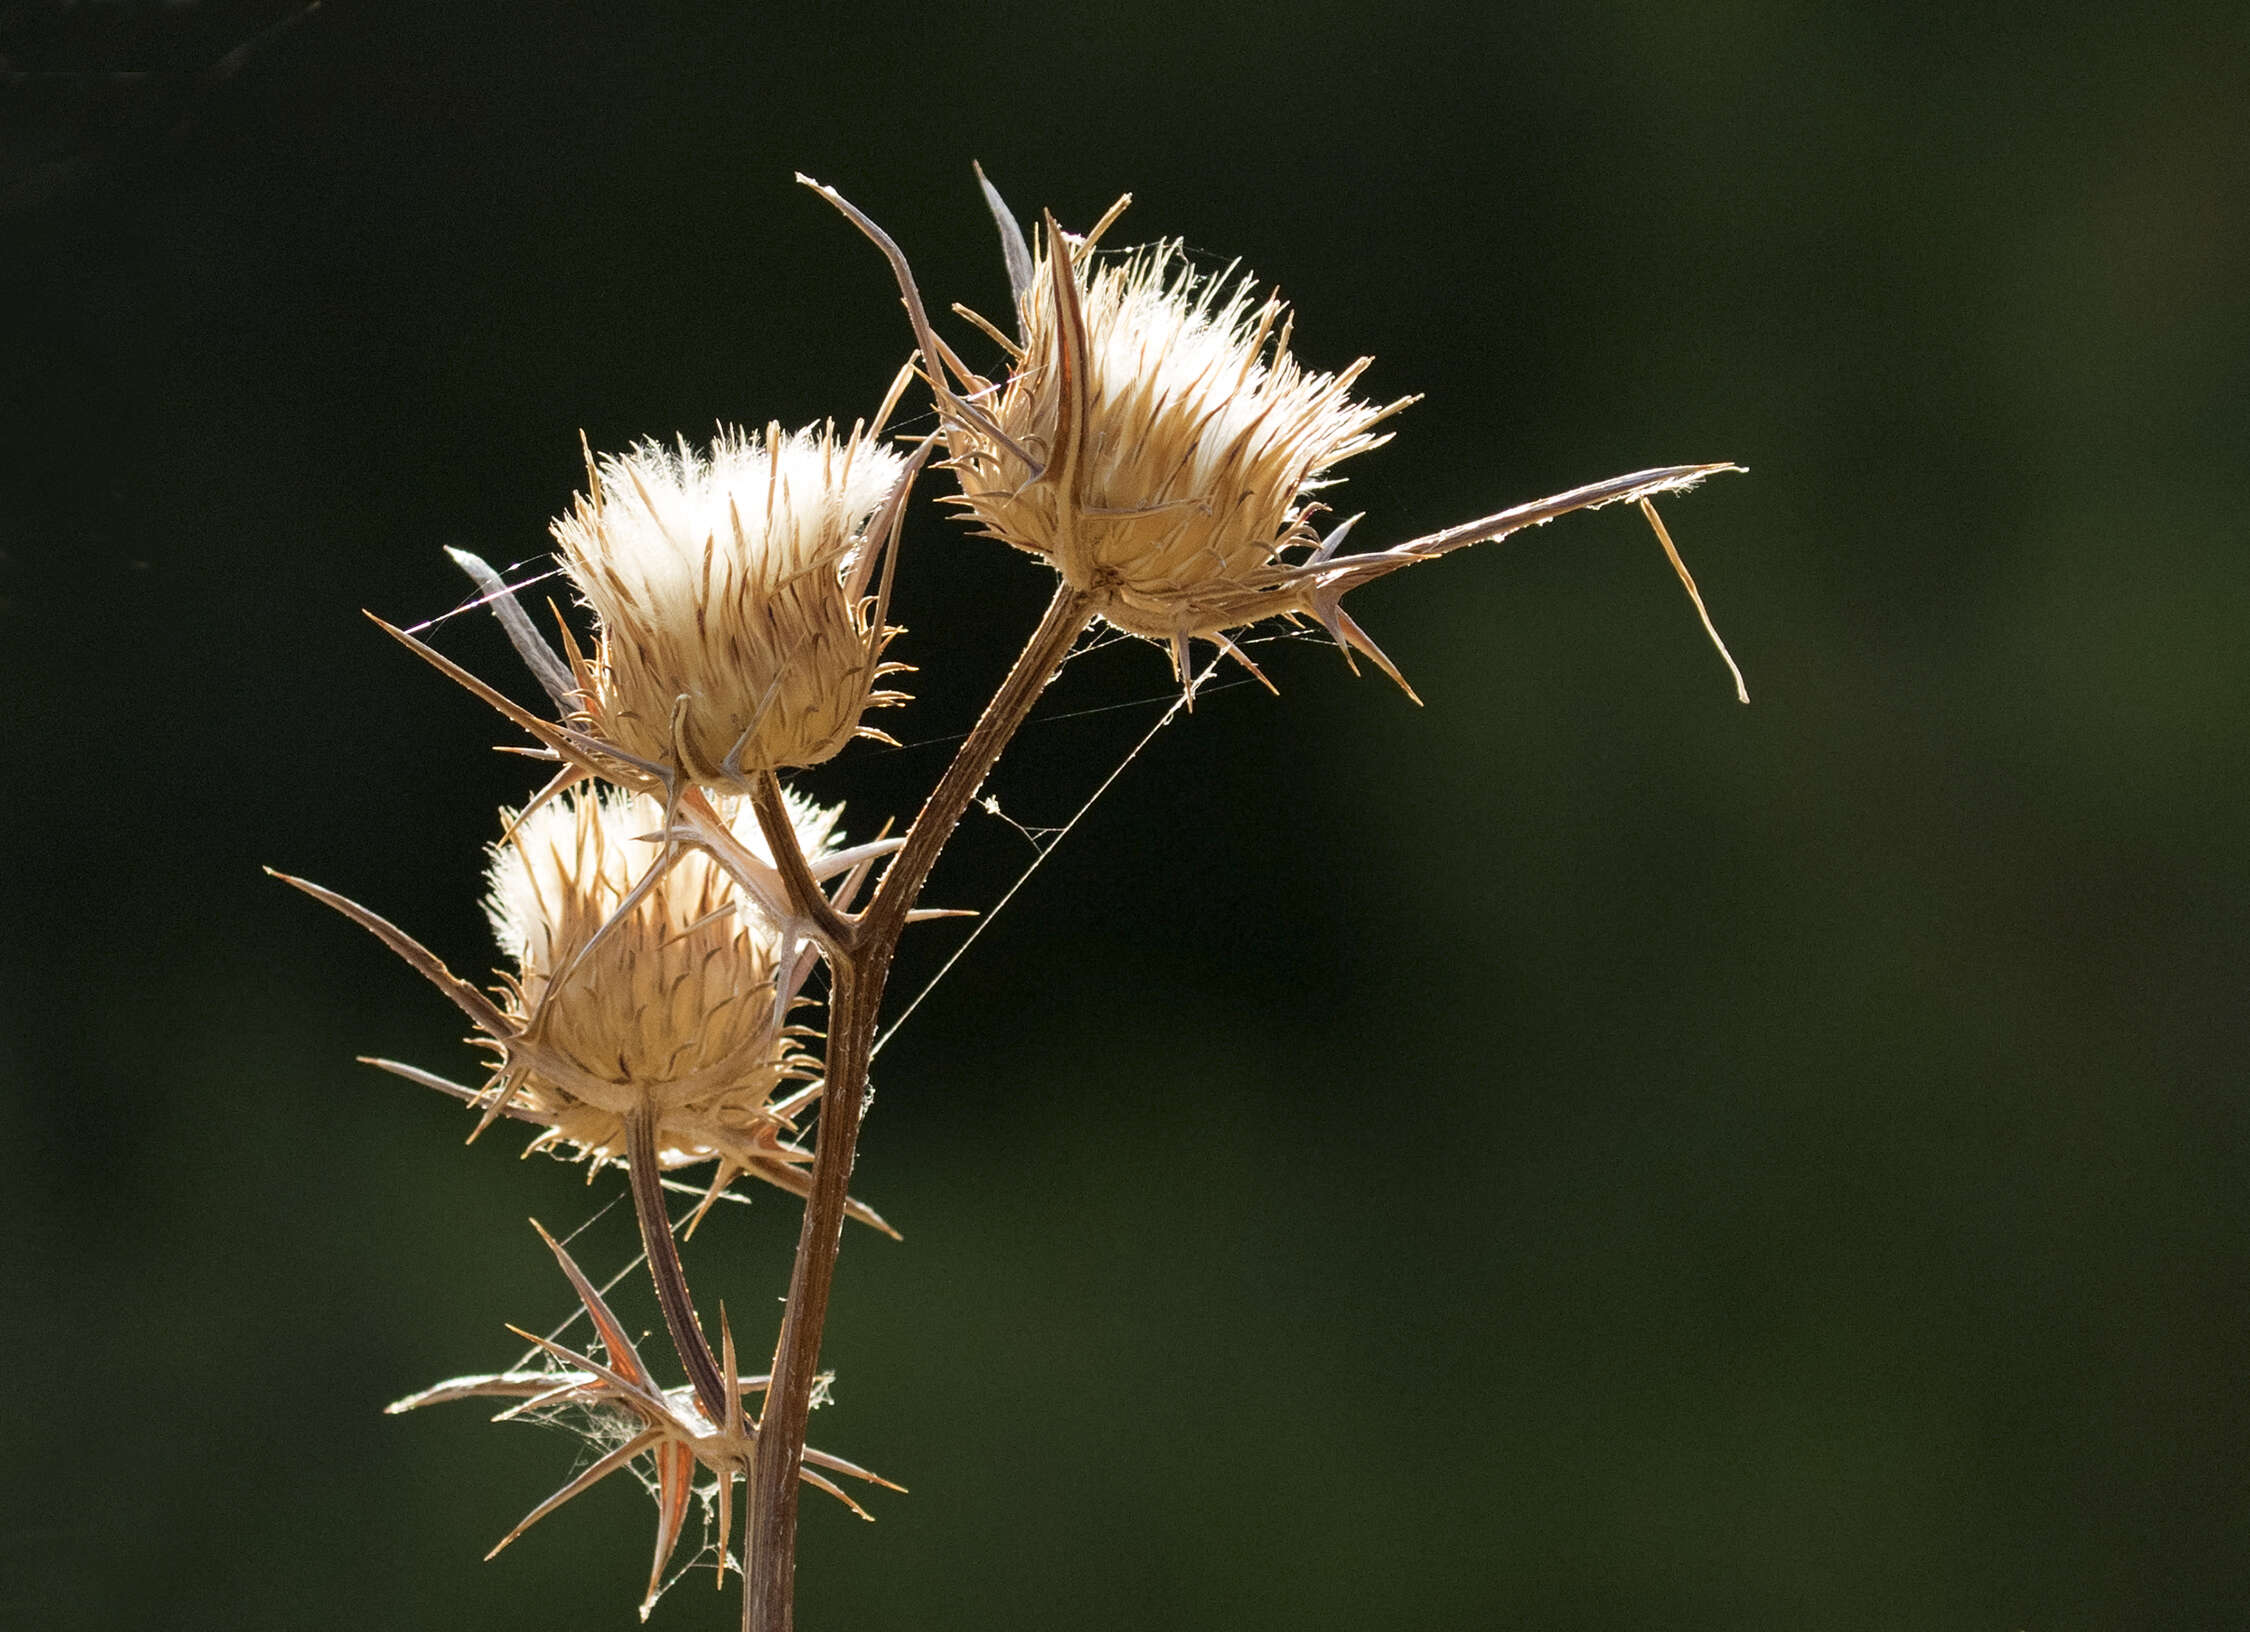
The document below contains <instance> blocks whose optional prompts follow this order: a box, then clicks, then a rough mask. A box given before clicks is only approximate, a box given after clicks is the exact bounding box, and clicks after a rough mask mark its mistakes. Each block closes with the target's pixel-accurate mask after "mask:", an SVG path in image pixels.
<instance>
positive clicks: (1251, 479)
mask: <svg viewBox="0 0 2250 1632" xmlns="http://www.w3.org/2000/svg"><path fill="white" fill-rule="evenodd" d="M797 179H798V180H799V181H800V182H802V183H803V184H804V185H805V186H808V187H810V188H812V189H813V190H814V191H815V192H817V193H819V194H820V195H821V196H822V197H823V198H825V199H827V200H828V202H829V203H831V204H833V205H835V206H836V208H837V209H838V210H840V211H842V212H843V214H844V215H845V216H846V217H847V218H848V219H849V220H850V221H851V222H852V223H853V224H854V225H855V226H857V227H858V228H859V229H860V231H862V232H863V233H865V234H866V235H867V236H868V238H869V239H870V240H872V241H873V242H874V244H875V245H876V247H877V248H879V249H881V250H882V251H883V254H884V255H885V257H886V258H888V260H889V261H890V263H891V270H892V272H893V273H894V274H895V275H896V276H897V278H898V285H899V293H900V295H901V296H902V297H903V299H904V302H905V305H906V312H907V317H908V320H909V321H910V322H911V323H912V325H913V329H914V338H915V343H916V345H917V346H918V347H919V348H920V350H921V355H922V357H923V358H924V360H925V374H924V377H925V378H926V379H927V380H928V382H929V384H930V387H931V389H932V392H933V394H934V395H935V396H936V398H937V407H938V415H939V418H940V420H941V421H942V423H943V427H944V434H945V437H946V441H947V446H948V451H949V453H950V454H951V459H950V463H951V464H952V466H953V468H954V469H955V470H956V471H957V472H958V473H959V475H960V478H961V488H962V491H961V494H960V496H959V498H958V499H957V500H956V501H955V502H956V503H959V504H961V505H963V506H965V507H966V508H967V509H968V510H969V511H970V512H971V513H972V514H973V515H974V516H975V517H976V518H977V519H978V521H980V522H981V523H982V524H983V526H984V529H985V531H987V532H989V533H991V534H993V535H995V536H997V537H1000V538H1003V539H1006V540H1007V541H1008V542H1009V543H1011V544H1014V545H1016V546H1017V547H1018V548H1020V549H1024V550H1028V551H1031V552H1033V553H1035V554H1038V555H1041V556H1044V557H1046V558H1047V559H1048V560H1049V561H1051V562H1052V563H1053V564H1054V566H1055V568H1056V570H1057V571H1059V572H1060V573H1061V574H1062V575H1063V578H1064V581H1065V583H1066V584H1068V585H1069V587H1070V588H1072V589H1073V590H1075V591H1077V592H1078V593H1079V594H1081V595H1084V596H1085V597H1087V603H1088V610H1089V611H1092V612H1094V613H1097V614H1099V615H1100V616H1101V617H1102V618H1104V619H1105V620H1106V621H1108V622H1109V623H1111V624H1114V625H1116V626H1117V627H1118V628H1120V629H1124V630H1126V631H1127V632H1129V633H1132V634H1136V635H1142V636H1145V637H1147V638H1149V639H1152V640H1158V641H1163V642H1165V643H1167V644H1168V645H1169V646H1170V647H1171V654H1172V666H1173V669H1174V671H1175V673H1177V674H1178V675H1179V677H1180V678H1181V679H1182V681H1183V682H1184V681H1186V679H1187V675H1188V643H1189V642H1190V641H1191V640H1196V639H1208V640H1211V641H1214V642H1216V643H1217V644H1218V645H1219V646H1220V648H1221V649H1222V650H1224V651H1226V652H1228V653H1229V654H1231V655H1232V656H1233V657H1234V658H1235V659H1236V660H1237V661H1238V662H1240V663H1241V664H1242V665H1243V666H1244V667H1245V668H1247V669H1249V670H1250V672H1251V673H1252V674H1258V670H1257V667H1256V665H1255V664H1253V663H1251V661H1250V660H1249V658H1247V657H1246V656H1244V655H1243V653H1242V651H1241V649H1240V648H1239V647H1237V646H1236V645H1235V644H1234V643H1233V642H1232V641H1231V640H1229V639H1228V637H1227V631H1229V630H1232V629H1236V628H1239V627H1241V626H1243V625H1245V624H1250V623H1256V622H1258V621H1260V620H1262V619H1266V618H1275V617H1279V618H1288V619H1292V620H1295V619H1299V618H1305V619H1310V620H1312V621H1314V622H1317V623H1318V624H1320V625H1321V626H1322V627H1323V628H1325V629H1326V630H1327V631H1328V633H1329V634H1330V635H1331V636H1332V637H1333V638H1334V640H1335V641H1336V644H1337V645H1338V646H1340V647H1342V648H1343V649H1344V653H1345V657H1346V660H1347V661H1350V660H1351V659H1352V654H1354V653H1357V654H1360V655H1361V656H1365V657H1367V658H1368V659H1370V660H1371V661H1372V662H1373V663H1374V664H1375V665H1376V666H1377V667H1378V668H1380V669H1381V670H1382V671H1383V672H1384V673H1385V674H1387V675H1389V676H1390V677H1391V679H1393V680H1394V681H1396V682H1397V683H1398V685H1399V686H1400V687H1401V689H1403V690H1405V691H1406V693H1407V695H1408V696H1409V697H1412V696H1413V694H1414V693H1413V688H1412V687H1410V686H1408V685H1407V684H1406V680H1405V677H1404V676H1402V675H1401V674H1400V673H1399V671H1398V668H1397V666H1396V665H1395V664H1393V663H1392V662H1391V660H1390V659H1389V658H1388V657H1386V656H1384V655H1383V652H1382V650H1381V648H1379V647H1378V646H1377V645H1376V644H1375V642H1374V641H1373V640H1372V639H1370V638H1369V637H1368V635H1367V632H1366V631H1365V630H1363V629H1361V628H1360V626H1359V625H1358V624H1357V623H1356V622H1355V621H1354V620H1353V619H1352V617H1351V615H1350V614H1349V613H1347V612H1345V611H1344V609H1343V598H1344V595H1345V594H1346V593H1347V592H1348V591H1350V590H1353V589H1357V588H1358V587H1359V586H1360V585H1362V584H1366V583H1371V582H1373V581H1374V580H1375V579H1377V578H1380V577H1384V576H1387V575H1388V574H1390V573H1393V572H1396V571H1398V570H1399V569H1400V568H1402V567H1408V566H1412V565H1414V564H1416V563H1417V562H1421V561H1428V560H1434V559H1435V558H1436V557H1438V556H1440V555H1446V554H1450V553H1451V552H1452V551H1454V550H1458V549H1463V548H1466V547H1467V546H1468V545H1471V544H1476V543H1482V542H1485V541H1488V540H1491V539H1496V538H1504V537H1506V536H1507V535H1508V534H1510V533H1512V532H1519V531H1521V530H1522V529H1524V528H1526V527H1535V526H1538V525H1540V524H1542V523H1544V522H1548V521H1552V520H1554V519H1555V518H1556V517H1557V516H1562V515H1567V514H1569V513H1570V512H1572V511H1574V510H1587V509H1594V508H1597V507H1599V506H1601V505H1605V504H1617V503H1622V502H1624V501H1626V500H1644V501H1645V500H1646V499H1648V498H1650V497H1652V496H1654V495H1656V494H1660V493H1672V492H1680V491H1683V490H1685V489H1687V488H1689V487H1693V486H1694V485H1695V484H1696V483H1698V482H1700V481H1701V480H1703V479H1704V478H1705V477H1707V476H1710V475H1713V474H1715V473H1717V472H1719V471H1722V470H1734V469H1738V468H1740V467H1738V466H1735V465H1732V464H1727V463H1717V464H1702V465H1671V466H1666V467H1663V468H1660V469H1656V470H1643V471H1635V472H1634V473H1633V474H1631V475H1629V476H1619V477H1614V478H1612V479H1611V480H1609V481H1606V482H1595V483H1591V484H1589V485H1587V486H1585V487H1578V488H1573V489H1571V490H1570V491H1568V492H1566V493H1558V494H1556V495H1554V496H1553V497H1551V498H1546V499H1540V500H1537V501H1535V502H1533V503H1531V504H1524V505H1516V506H1514V507H1512V508H1510V509H1507V510H1503V511H1500V512H1498V513H1497V514H1495V515H1490V516H1486V517H1483V518H1481V519H1480V520H1477V521H1472V522H1466V523H1464V524H1462V525H1461V526H1458V527H1449V528H1447V529H1446V530H1445V531H1443V532H1439V533H1432V534H1429V535H1428V536H1426V537H1423V538H1418V539H1414V540H1411V541H1410V542H1408V543H1405V544H1397V545H1393V546H1391V547H1390V548H1389V549H1385V550H1375V551H1366V552H1360V553H1355V554H1350V555H1342V554H1339V553H1338V550H1339V547H1340V546H1341V545H1342V544H1343V542H1344V539H1345V537H1346V536H1347V535H1348V534H1349V533H1350V531H1351V529H1352V526H1353V524H1354V523H1355V522H1356V521H1357V520H1358V519H1359V518H1358V517H1356V516H1354V517H1351V518H1348V519H1347V520H1345V521H1344V522H1343V523H1342V524H1341V525H1339V526H1336V527H1334V528H1331V529H1330V530H1329V531H1328V533H1327V534H1326V535H1325V536H1322V535H1320V534H1318V533H1316V532H1315V530H1314V528H1313V525H1312V521H1313V518H1314V516H1315V515H1316V514H1318V513H1319V511H1320V510H1321V509H1323V508H1324V507H1323V506H1321V505H1320V504H1318V503H1317V502H1316V501H1314V500H1312V498H1311V495H1312V494H1314V493H1315V492H1317V491H1318V490H1319V489H1321V488H1322V487H1325V486H1327V485H1329V483H1330V481H1331V480H1332V478H1331V477H1330V476H1329V475H1328V472H1329V471H1331V470H1332V469H1333V468H1334V467H1335V466H1336V465H1338V464H1339V463H1341V462H1342V461H1343V460H1345V459H1348V458H1350V457H1351V456H1352V455H1354V454H1357V453H1364V452H1366V451H1367V450H1368V449H1369V448H1372V447H1375V446H1377V445H1379V444H1380V443H1382V442H1383V441H1385V440H1387V435H1377V434H1375V432H1374V427H1375V426H1376V425H1377V424H1379V423H1380V422H1381V421H1382V420H1383V419H1385V418H1386V417H1388V416H1389V415H1390V414H1393V413H1395V412H1397V411H1398V410H1399V409H1400V408H1403V407H1405V406H1406V405H1407V404H1408V403H1410V402H1412V401H1413V400H1414V399H1413V398H1412V397H1405V398H1401V399H1400V400H1398V401H1396V402H1393V403H1390V404H1389V405H1387V406H1385V407H1380V408H1378V407H1374V406H1371V405H1369V404H1367V403H1363V402H1360V401H1358V400H1357V399H1355V398H1354V397H1353V396H1352V395H1351V387H1352V385H1353V384H1354V383H1355V382H1356V381H1357V380H1358V378H1359V376H1360V374H1361V372H1362V371H1363V370H1365V368H1366V367H1367V365H1368V361H1369V359H1367V358H1361V359H1360V360H1359V361H1358V362H1356V363H1354V364H1352V365H1351V367H1349V368H1347V369H1346V370H1344V372H1343V373H1341V374H1321V373H1315V372H1311V371H1308V370H1306V369H1304V368H1303V367H1302V366H1301V365H1299V364H1298V363H1297V361H1296V360H1295V359H1294V358H1293V357H1292V356H1291V355H1290V354H1289V335H1290V325H1289V318H1288V315H1287V310H1286V308H1284V307H1283V306H1282V305H1281V303H1280V302H1279V300H1277V299H1275V298H1273V297H1271V296H1267V297H1263V298H1261V297H1260V296H1259V295H1258V294H1257V292H1256V290H1255V288H1254V286H1253V284H1252V283H1251V281H1250V280H1249V279H1248V278H1242V279H1235V278H1234V277H1233V275H1232V272H1231V270H1230V271H1229V272H1228V273H1225V274H1221V275H1220V276H1218V277H1215V278H1203V277H1199V276H1198V275H1197V274H1196V273H1195V272H1194V271H1193V270H1192V269H1190V268H1188V267H1187V266H1186V265H1185V264H1184V263H1183V261H1182V258H1181V254H1180V249H1179V246H1178V245H1177V244H1176V243H1171V244H1166V243H1160V244H1158V245H1156V246H1155V247H1154V248H1152V249H1144V250H1142V251H1139V252H1138V253H1136V254H1134V255H1132V256H1129V257H1128V258H1126V259H1125V260H1124V261H1123V262H1121V263H1114V264H1111V265H1107V266H1101V267H1096V266H1094V265H1093V261H1092V255H1093V250H1094V246H1095V244H1096V243H1097V242H1098V241H1099V239H1100V238H1101V236H1102V234H1103V233H1104V232H1105V231H1107V230H1108V228H1109V226H1110V224H1111V223H1112V222H1114V221H1115V220H1116V219H1117V217H1118V215H1119V213H1120V212H1122V211H1123V210H1124V208H1125V206H1126V205H1127V204H1128V203H1130V202H1131V195H1130V194H1127V195H1126V196H1125V197H1124V198H1121V199H1119V200H1118V201H1117V203H1116V204H1114V205H1112V206H1111V207H1110V210H1109V213H1108V214H1107V215H1105V216H1103V217H1102V219H1101V220H1100V221H1099V222H1097V223H1096V224H1095V226H1094V229H1093V231H1091V232H1089V233H1087V234H1086V235H1085V236H1083V237H1079V236H1075V235H1073V234H1070V233H1066V232H1064V231H1063V230H1062V229H1061V228H1060V227H1059V226H1057V225H1056V223H1055V218H1054V217H1053V216H1052V215H1048V216H1045V217H1044V218H1043V225H1044V230H1043V232H1042V233H1041V235H1040V249H1039V252H1038V253H1037V254H1036V255H1035V254H1034V253H1033V252H1032V248H1031V245H1030V243H1029V242H1028V241H1027V240H1026V238H1025V237H1024V233H1023V229H1022V227H1021V226H1019V225H1018V224H1017V221H1016V219H1015V217H1014V215H1013V214H1012V213H1010V211H1009V209H1008V207H1007V205H1006V203H1005V202H1004V201H1003V200H1002V199H1001V197H1000V195H999V193H998V191H997V190H995V189H994V187H993V186H992V184H991V183H990V182H989V181H985V180H984V176H983V171H982V170H979V171H978V180H979V182H980V184H981V185H982V186H983V189H984V196H985V202H986V203H987V204H988V205H989V206H990V207H991V209H992V214H993V218H994V220H995V221H996V222H997V223H998V225H999V228H1000V243H1001V249H1002V251H1003V253H1004V254H1005V256H1006V258H1007V263H1008V281H1009V284H1010V286H1011V287H1012V288H1013V290H1014V292H1015V304H1016V318H1017V328H1016V335H1015V337H1014V338H1013V339H1011V338H1009V336H1007V335H1005V334H1003V333H1002V332H1001V331H1000V330H999V329H998V328H996V327H994V326H993V325H992V324H990V323H988V322H986V321H985V320H984V319H982V318H980V317H977V316H976V314H975V313H973V312H969V311H967V310H966V309H965V308H962V307H958V306H957V307H955V308H954V309H955V310H956V311H959V312H961V313H962V315H963V316H965V317H967V318H969V319H970V320H971V321H972V322H974V323H976V324H977V326H978V327H979V328H981V329H983V330H984V332H985V334H986V335H987V336H989V337H990V338H991V339H993V340H995V341H997V342H999V344H1000V345H1001V346H1002V348H1003V349H1005V350H1006V351H1007V353H1008V356H1009V359H1010V364H1009V369H1008V373H1007V377H1006V378H1005V379H1004V380H1000V381H993V380H988V379H985V378H984V377H982V376H981V375H979V374H978V373H976V371H975V370H973V369H971V368H970V367H969V366H968V365H967V364H965V363H964V362H963V361H962V360H961V358H960V357H959V356H958V355H957V354H956V353H955V352H954V350H953V348H952V347H950V346H948V345H947V344H946V343H945V342H944V341H943V340H941V339H940V338H938V335H937V333H936V331H935V330H934V329H933V328H932V327H931V324H930V317H929V312H928V309H927V308H926V307H925V306H924V305H923V302H922V295H921V291H920V289H919V288H918V287H917V286H916V284H915V281H914V273H913V269H912V268H911V267H910V266H909V265H908V264H907V259H906V254H905V252H904V251H903V250H901V249H900V248H899V246H898V244H897V243H896V241H894V240H893V239H892V238H891V236H890V235H889V234H888V233H886V232H885V231H883V229H882V228H881V227H879V226H877V225H876V224H875V222H874V221H872V220H871V219H869V218H868V216H867V214H866V213H865V212H864V211H862V210H860V209H859V208H857V207H856V206H855V205H853V204H852V203H851V202H850V201H849V200H847V199H846V198H845V197H844V196H843V195H842V194H841V193H839V192H837V191H836V189H835V188H833V187H828V186H824V185H822V184H821V183H819V182H816V181H814V180H813V179H812V178H811V177H809V176H804V175H800V176H799V177H798V178H797ZM1666 549H1667V553H1668V554H1670V555H1671V556H1672V559H1673V563H1674V566H1675V568H1677V570H1678V571H1679V572H1680V574H1681V579H1682V582H1683V583H1684V584H1686V585H1687V587H1688V589H1689V593H1690V595H1691V596H1693V595H1695V590H1694V586H1693V583H1692V581H1690V580H1689V579H1688V578H1687V576H1686V568H1685V566H1684V565H1683V564H1681V563H1680V562H1679V560H1678V555H1677V552H1676V551H1672V550H1671V548H1670V545H1669V543H1667V545H1666ZM1697 604H1698V606H1700V604H1701V601H1700V597H1699V596H1698V597H1697ZM1713 638H1714V640H1715V639H1716V632H1715V631H1714V632H1713ZM1721 650H1722V652H1723V650H1724V648H1723V647H1722V648H1721ZM1728 661H1729V664H1730V666H1731V664H1732V659H1731V658H1730V659H1729V660H1728ZM1354 667H1355V668H1356V667H1357V664H1356V663H1354ZM1258 677H1259V678H1260V679H1264V676H1263V675H1259V676H1258ZM1737 694H1738V695H1741V696H1742V697H1743V700H1744V701H1748V700H1749V699H1748V696H1747V694H1746V693H1743V692H1742V691H1741V688H1740V686H1739V677H1738V685H1737ZM1190 695H1191V696H1192V695H1193V692H1192V687H1191V688H1190Z"/></svg>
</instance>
